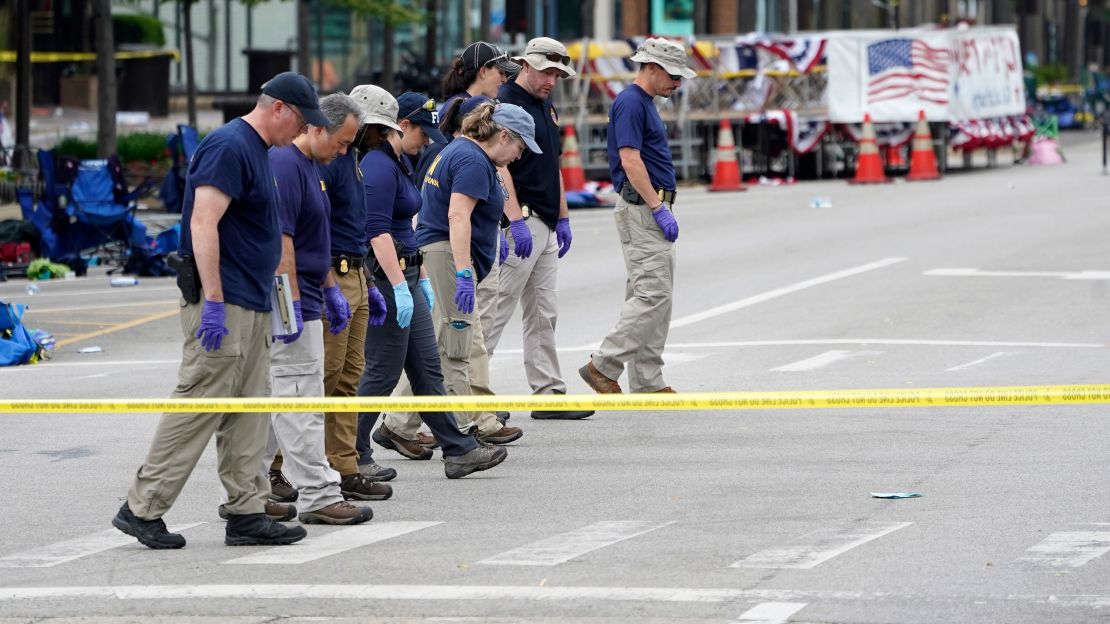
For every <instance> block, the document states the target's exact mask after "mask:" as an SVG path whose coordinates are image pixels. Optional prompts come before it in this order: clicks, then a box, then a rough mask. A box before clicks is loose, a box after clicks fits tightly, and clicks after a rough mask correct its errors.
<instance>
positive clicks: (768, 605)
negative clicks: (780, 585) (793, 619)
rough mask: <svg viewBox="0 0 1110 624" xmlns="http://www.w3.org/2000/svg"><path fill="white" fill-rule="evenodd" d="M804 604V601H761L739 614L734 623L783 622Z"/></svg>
mask: <svg viewBox="0 0 1110 624" xmlns="http://www.w3.org/2000/svg"><path fill="white" fill-rule="evenodd" d="M805 606H806V603H804V602H763V603H760V604H757V605H755V606H754V607H752V608H751V609H748V610H747V611H745V612H744V613H742V614H740V617H739V618H738V619H737V620H736V624H784V623H785V622H786V621H787V620H788V619H790V616H792V615H794V614H795V613H797V612H799V611H801V610H802V609H804V608H805Z"/></svg>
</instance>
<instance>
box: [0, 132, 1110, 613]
mask: <svg viewBox="0 0 1110 624" xmlns="http://www.w3.org/2000/svg"><path fill="white" fill-rule="evenodd" d="M1067 155H1068V158H1069V162H1068V164H1066V165H1064V166H1060V167H1053V168H1031V167H1001V168H998V169H994V170H979V171H976V172H973V173H962V174H955V175H951V176H949V177H948V178H947V179H945V180H943V181H941V182H936V183H920V184H908V183H904V182H901V181H900V182H898V183H896V184H893V185H888V186H882V187H850V186H848V185H847V184H844V183H843V182H820V183H806V184H799V185H796V186H790V187H777V188H771V187H757V188H752V189H750V190H749V191H748V192H746V193H743V194H708V193H704V192H701V191H697V190H692V191H684V192H683V193H682V194H681V196H680V200H679V202H678V204H677V208H676V215H677V217H678V220H679V223H680V226H681V237H680V239H679V249H678V273H677V284H676V303H675V310H674V326H673V329H672V331H671V335H670V340H669V345H668V349H667V353H666V359H667V361H668V366H667V382H668V383H670V384H671V385H673V386H674V387H676V388H677V389H679V390H680V391H698V392H701V391H718V390H721V391H723V390H737V391H742V390H764V389H766V390H771V389H774V390H803V389H842V388H907V387H908V388H912V387H950V386H989V385H1022V384H1065V383H1101V382H1104V381H1105V379H1106V377H1105V374H1106V370H1107V356H1106V346H1107V343H1108V342H1110V336H1108V333H1110V327H1108V324H1107V322H1106V320H1105V319H1106V308H1107V306H1108V304H1110V289H1108V280H1110V261H1108V260H1107V258H1106V253H1105V249H1106V244H1107V243H1106V240H1105V233H1106V231H1107V230H1108V228H1110V211H1108V210H1107V209H1106V205H1105V197H1106V191H1107V180H1108V178H1106V177H1103V176H1101V175H1100V169H1101V166H1100V163H1099V160H1098V159H1099V154H1098V150H1097V145H1096V144H1095V143H1094V142H1093V140H1091V139H1089V138H1086V139H1082V140H1079V141H1078V142H1076V144H1074V145H1071V146H1070V147H1069V148H1068V151H1067ZM814 197H822V198H827V199H829V200H830V201H831V203H832V206H831V207H829V208H812V207H810V202H811V199H812V198H814ZM573 226H574V243H573V248H572V250H571V253H570V254H569V255H568V256H567V258H565V259H564V260H563V261H562V262H563V264H562V267H561V273H560V286H559V292H560V302H561V316H560V322H559V330H558V335H559V344H560V348H561V351H560V357H561V362H562V366H563V371H564V374H565V376H566V377H567V379H568V384H569V386H570V389H571V392H577V393H582V392H586V390H587V389H586V388H585V386H584V384H583V383H582V382H581V381H580V380H579V379H578V378H577V374H576V372H575V371H576V369H577V367H578V366H580V365H581V364H582V363H584V362H585V361H586V358H587V357H588V355H589V352H590V349H591V347H592V346H593V345H596V344H597V343H598V342H599V341H600V339H601V338H602V337H603V336H604V334H605V333H606V332H607V331H608V329H609V328H610V327H611V326H612V325H613V323H614V322H615V321H616V318H617V313H618V310H619V306H620V301H621V299H622V294H623V280H624V272H623V267H622V264H621V260H620V252H619V248H618V245H617V240H616V235H615V232H614V228H613V224H612V221H611V216H610V215H609V214H608V212H607V211H603V210H596V211H578V212H575V213H574V215H573ZM955 269H963V270H962V271H957V270H955ZM23 286H24V283H22V282H9V283H7V284H0V299H4V300H15V301H24V302H28V303H31V304H32V308H31V311H30V313H29V314H28V323H29V324H30V325H31V326H33V327H43V328H46V329H50V330H52V331H55V332H56V333H57V334H58V337H59V344H60V346H59V348H58V350H57V352H56V354H55V357H54V359H53V360H52V361H51V362H49V363H45V364H41V365H36V366H28V367H20V368H14V369H3V370H0V398H91V397H133V398H142V397H152V398H161V397H165V396H167V395H168V394H169V392H170V390H171V388H172V387H173V385H174V382H175V373H176V364H177V361H178V360H179V358H180V328H179V325H178V321H177V318H176V315H175V313H174V310H175V309H176V302H175V296H174V288H173V285H172V282H170V281H167V280H154V279H143V280H142V282H141V284H140V285H139V286H137V287H134V288H109V287H108V285H107V278H106V277H104V276H103V275H98V276H94V277H90V278H88V279H85V280H76V281H72V282H59V283H49V284H44V285H43V286H42V289H41V291H40V292H39V293H38V294H36V295H34V296H31V297H28V296H26V295H25V293H24V292H23ZM90 346H99V347H101V348H102V351H101V352H99V353H88V354H82V353H78V352H77V350H78V349H80V348H84V347H90ZM520 347H521V339H520V331H519V325H518V324H514V325H513V326H512V327H510V328H509V329H508V330H507V331H506V335H505V338H504V342H503V344H502V345H501V348H500V349H499V350H498V352H497V353H496V356H495V358H494V361H493V367H492V368H493V373H492V374H493V379H494V387H495V389H496V390H497V391H499V392H503V393H522V392H526V391H527V386H526V384H525V380H524V375H523V371H522V369H521V366H520V358H521V355H520V353H521V351H520ZM1105 412H1106V409H1105V407H1104V406H1097V405H1095V406H1042V407H975V408H931V409H924V408H921V409H866V410H857V409H845V410H829V411H821V410H797V411H746V412H641V413H601V414H599V415H597V416H595V417H593V418H590V419H588V420H585V421H580V422H550V421H544V422H541V421H533V420H530V419H529V418H528V415H527V414H526V413H515V414H514V415H513V420H512V421H511V422H512V423H513V424H518V425H520V426H523V427H524V429H525V435H524V437H523V438H522V439H521V440H520V441H519V442H517V443H515V444H513V445H511V446H510V447H509V459H508V460H507V461H506V462H505V463H504V464H503V465H502V466H500V467H498V468H497V469H495V470H492V471H490V472H487V473H482V474H476V475H472V476H471V477H468V478H466V479H463V480H461V481H448V480H447V479H445V478H444V476H443V469H442V464H441V463H440V462H439V460H438V458H437V459H436V460H433V461H428V462H414V461H409V460H405V459H402V458H400V456H397V455H395V454H392V453H391V452H390V451H386V450H380V451H379V453H378V459H379V461H381V462H382V463H386V464H388V465H392V466H394V467H396V468H397V469H398V471H399V473H400V475H399V477H398V478H397V480H396V481H394V482H393V485H394V488H395V492H396V493H395V496H394V498H393V499H392V500H389V501H384V502H380V503H375V504H373V507H374V512H375V518H374V520H373V521H372V522H370V523H368V524H367V525H365V526H363V527H354V528H347V529H344V528H321V527H318V526H313V527H309V535H310V539H309V540H306V542H304V543H302V544H299V545H296V546H292V547H284V548H279V549H278V550H277V551H276V552H275V551H272V550H270V549H265V548H258V549H253V548H252V549H245V548H243V549H230V548H228V547H225V546H224V545H223V543H222V536H223V523H222V522H220V520H219V518H218V517H217V516H216V506H217V504H218V496H219V493H218V486H217V480H216V474H215V473H216V471H215V461H214V460H215V457H214V453H213V452H212V449H210V451H209V452H208V453H207V454H206V455H205V456H204V458H202V460H201V462H200V464H199V465H198V467H197V469H196V471H195V473H194V476H193V478H192V479H191V481H190V483H189V484H188V486H187V487H186V488H185V490H184V492H183V493H182V495H181V497H180V499H179V500H178V502H177V505H176V506H175V507H174V508H173V510H172V511H171V512H170V514H169V515H168V516H167V518H166V519H167V522H168V523H169V524H170V525H171V526H182V525H185V526H190V525H192V526H190V528H187V529H186V530H185V531H184V535H185V536H186V538H187V539H188V546H187V547H186V548H185V549H184V550H180V551H172V552H165V551H159V552H155V551H149V550H147V549H146V548H144V547H142V546H140V545H138V544H137V543H135V542H132V541H128V540H127V539H123V540H120V539H117V538H116V536H115V534H114V533H113V530H112V529H111V527H110V525H109V523H108V522H109V520H110V518H111V517H112V515H113V513H114V512H115V510H116V508H117V507H118V506H119V504H120V501H121V499H122V497H123V496H124V494H125V493H126V489H127V487H128V484H129V481H130V478H131V477H132V475H133V474H134V471H135V469H136V468H137V467H138V465H139V463H140V461H141V460H142V457H143V455H144V453H145V450H146V447H147V444H148V443H149V440H150V436H151V432H152V430H153V427H154V425H155V423H156V420H157V416H156V415H149V414H95V415H72V414H57V415H18V414H16V415H0V424H2V428H0V496H2V500H3V501H4V502H3V504H2V509H3V510H4V512H5V513H3V515H2V516H0V518H2V520H0V623H3V624H9V623H10V622H31V621H39V620H40V619H44V618H67V617H68V618H85V619H80V620H74V621H81V622H108V621H112V622H115V621H123V619H122V618H124V617H125V616H128V617H133V618H134V620H133V621H142V622H171V621H172V622H200V621H206V622H232V621H234V622H243V623H247V622H263V621H265V622H269V621H275V619H277V620H279V621H283V622H294V621H297V622H299V621H318V620H316V619H314V618H338V619H344V618H345V619H349V621H352V622H354V621H360V622H367V621H389V622H409V621H414V622H416V621H429V620H436V621H443V619H444V618H448V621H454V618H458V619H459V621H496V622H633V621H635V622H638V623H643V622H648V623H650V622H721V623H724V622H747V623H749V624H751V623H752V622H764V623H769V622H785V621H789V622H823V623H843V624H848V623H853V624H855V623H860V624H863V623H887V622H890V623H913V622H969V623H971V622H1009V623H1035V622H1054V623H1056V622H1095V621H1105V620H1106V619H1107V618H1108V617H1110V616H1108V614H1107V613H1108V609H1110V590H1108V589H1107V587H1110V557H1105V556H1104V555H1105V554H1106V553H1107V552H1110V503H1108V502H1107V497H1106V492H1107V490H1108V489H1110V477H1108V475H1107V471H1106V470H1105V466H1106V461H1105V455H1106V451H1105V447H1106V442H1105V441H1106V440H1107V439H1110V421H1108V420H1107V418H1106V414H1105ZM876 491H880V492H907V491H908V492H918V493H921V494H923V496H922V497H920V498H914V499H905V500H881V499H875V498H872V497H871V496H870V493H871V492H876ZM329 547H331V550H329ZM244 557H250V558H249V559H244ZM301 618H304V619H301Z"/></svg>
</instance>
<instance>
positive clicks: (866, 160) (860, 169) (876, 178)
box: [848, 114, 890, 184]
mask: <svg viewBox="0 0 1110 624" xmlns="http://www.w3.org/2000/svg"><path fill="white" fill-rule="evenodd" d="M885 182H890V178H887V177H886V176H885V175H883V159H882V158H880V157H879V146H878V144H877V143H876V142H875V127H874V126H872V125H871V115H867V114H865V115H864V116H863V136H861V137H860V139H859V156H858V158H857V159H856V177H854V178H852V179H851V180H848V183H849V184H883V183H885Z"/></svg>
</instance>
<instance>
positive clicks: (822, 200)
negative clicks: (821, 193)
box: [809, 197, 832, 208]
mask: <svg viewBox="0 0 1110 624" xmlns="http://www.w3.org/2000/svg"><path fill="white" fill-rule="evenodd" d="M809 207H810V208H832V200H831V199H829V198H828V197H814V198H813V199H811V200H810V201H809Z"/></svg>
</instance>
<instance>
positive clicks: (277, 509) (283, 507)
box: [218, 500, 297, 522]
mask: <svg viewBox="0 0 1110 624" xmlns="http://www.w3.org/2000/svg"><path fill="white" fill-rule="evenodd" d="M218 513H219V514H220V517H221V518H223V519H224V520H227V517H228V516H230V515H231V514H230V513H228V511H227V505H220V509H219V512H218ZM266 517H267V518H269V519H271V520H277V521H278V522H285V521H286V520H292V519H293V518H296V517H297V508H296V507H294V506H293V505H288V504H286V503H279V502H277V501H272V500H268V501H266Z"/></svg>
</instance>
